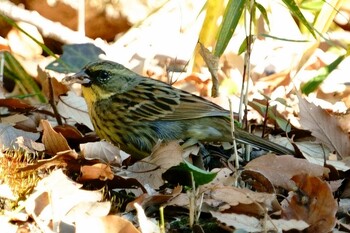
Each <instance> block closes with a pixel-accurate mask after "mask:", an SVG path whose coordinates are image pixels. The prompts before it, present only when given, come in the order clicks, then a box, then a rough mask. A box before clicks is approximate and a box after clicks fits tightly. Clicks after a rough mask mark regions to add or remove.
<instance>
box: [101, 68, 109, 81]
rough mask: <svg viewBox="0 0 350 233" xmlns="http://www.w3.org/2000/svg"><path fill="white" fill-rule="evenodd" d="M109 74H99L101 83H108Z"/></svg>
mask: <svg viewBox="0 0 350 233" xmlns="http://www.w3.org/2000/svg"><path fill="white" fill-rule="evenodd" d="M109 77H110V76H109V73H108V72H107V71H105V70H102V71H100V73H99V74H98V80H99V81H100V82H101V83H104V82H106V81H107V80H108V79H109Z"/></svg>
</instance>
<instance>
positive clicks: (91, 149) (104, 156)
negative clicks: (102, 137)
mask: <svg viewBox="0 0 350 233" xmlns="http://www.w3.org/2000/svg"><path fill="white" fill-rule="evenodd" d="M80 150H81V153H82V155H83V156H84V158H85V159H87V160H92V159H98V160H100V161H103V162H105V163H108V164H111V165H113V166H118V167H121V158H120V150H119V148H118V147H116V146H114V145H113V144H111V143H109V142H106V141H99V142H89V143H85V144H80Z"/></svg>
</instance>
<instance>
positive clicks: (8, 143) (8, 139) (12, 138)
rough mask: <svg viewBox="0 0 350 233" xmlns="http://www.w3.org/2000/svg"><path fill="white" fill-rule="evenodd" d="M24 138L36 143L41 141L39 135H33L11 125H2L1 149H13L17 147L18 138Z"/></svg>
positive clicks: (0, 129)
mask: <svg viewBox="0 0 350 233" xmlns="http://www.w3.org/2000/svg"><path fill="white" fill-rule="evenodd" d="M20 136H23V137H25V138H28V139H31V140H33V141H36V140H38V139H39V137H40V134H39V133H32V132H27V131H23V130H19V129H16V128H14V127H13V126H11V125H9V124H1V123H0V147H1V148H13V147H15V146H16V144H15V142H16V139H17V137H20Z"/></svg>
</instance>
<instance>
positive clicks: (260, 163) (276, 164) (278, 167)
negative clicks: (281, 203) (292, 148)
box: [242, 154, 329, 190]
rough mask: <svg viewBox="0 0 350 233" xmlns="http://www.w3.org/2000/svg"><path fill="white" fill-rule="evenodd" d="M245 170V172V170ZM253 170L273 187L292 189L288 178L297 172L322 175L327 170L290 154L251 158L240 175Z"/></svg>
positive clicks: (292, 186)
mask: <svg viewBox="0 0 350 233" xmlns="http://www.w3.org/2000/svg"><path fill="white" fill-rule="evenodd" d="M245 171H247V172H245ZM250 171H255V172H259V173H260V174H262V175H264V176H265V177H266V178H267V179H268V180H269V181H270V182H271V183H272V185H273V186H275V187H282V188H284V189H286V190H293V189H294V187H295V184H294V182H293V181H291V180H290V179H291V178H292V177H293V176H294V175H297V174H300V173H306V174H310V175H312V176H318V177H322V176H323V175H327V174H328V172H329V170H328V168H324V167H323V166H320V165H316V164H312V163H310V162H308V161H307V160H305V159H297V158H294V157H293V156H290V155H281V156H277V155H273V154H267V155H264V156H261V157H259V158H257V159H254V160H252V161H251V162H249V163H248V164H247V165H246V166H245V170H244V171H243V172H242V176H246V177H249V172H250Z"/></svg>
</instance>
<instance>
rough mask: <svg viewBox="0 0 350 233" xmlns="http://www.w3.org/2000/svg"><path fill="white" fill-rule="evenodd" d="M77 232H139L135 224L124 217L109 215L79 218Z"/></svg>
mask: <svg viewBox="0 0 350 233" xmlns="http://www.w3.org/2000/svg"><path fill="white" fill-rule="evenodd" d="M75 226H76V229H75V232H76V233H86V232H104V233H139V231H138V230H137V229H136V227H134V225H133V224H132V223H131V222H129V221H128V220H126V219H125V218H123V217H120V216H116V215H108V216H104V217H85V216H84V218H79V220H78V221H76V223H75Z"/></svg>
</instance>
